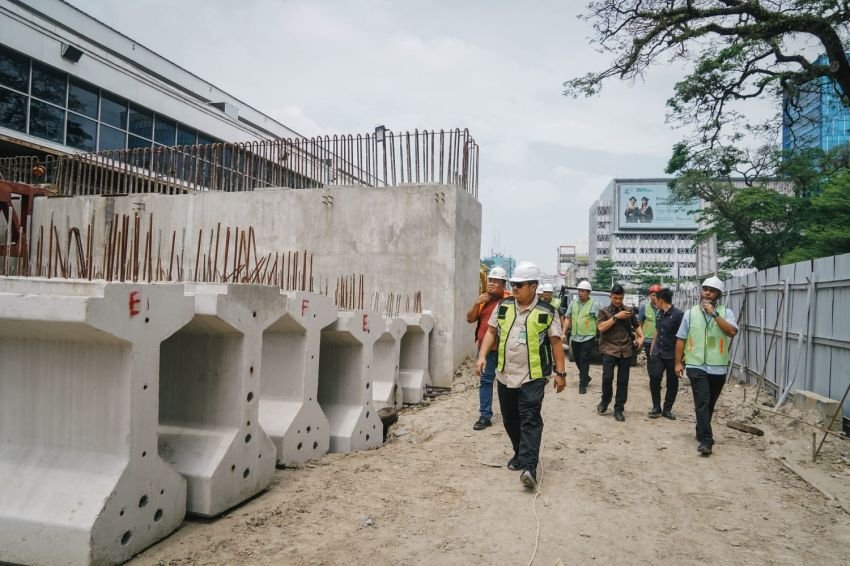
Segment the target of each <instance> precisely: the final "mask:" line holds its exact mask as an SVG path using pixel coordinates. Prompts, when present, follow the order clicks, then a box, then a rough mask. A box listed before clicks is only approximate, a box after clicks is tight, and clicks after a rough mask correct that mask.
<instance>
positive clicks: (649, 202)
mask: <svg viewBox="0 0 850 566" xmlns="http://www.w3.org/2000/svg"><path fill="white" fill-rule="evenodd" d="M617 196H618V200H619V203H618V211H619V229H620V230H696V229H697V228H698V226H697V222H696V220H695V219H694V217H693V215H691V214H690V213H689V211H691V210H694V209H697V208H699V205H698V203H697V202H696V201H694V202H693V203H692V204H687V205H684V206H682V205H679V204H673V203H671V202H670V189H669V188H668V187H667V183H664V182H660V183H644V184H638V183H634V184H632V183H623V184H621V185H619V187H618V195H617Z"/></svg>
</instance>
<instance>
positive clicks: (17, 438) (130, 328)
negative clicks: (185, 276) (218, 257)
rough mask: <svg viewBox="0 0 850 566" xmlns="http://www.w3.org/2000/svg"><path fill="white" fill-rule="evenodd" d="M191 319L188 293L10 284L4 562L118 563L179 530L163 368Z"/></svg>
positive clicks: (1, 466) (179, 497) (2, 311)
mask: <svg viewBox="0 0 850 566" xmlns="http://www.w3.org/2000/svg"><path fill="white" fill-rule="evenodd" d="M192 311H193V309H192V301H191V299H189V298H187V297H185V296H184V294H183V287H182V286H181V285H168V284H162V285H159V284H155V285H150V284H129V283H127V284H125V283H106V282H87V281H86V282H82V281H68V280H63V281H61V282H60V281H47V280H40V279H9V278H0V360H2V372H0V478H4V481H2V482H0V562H12V563H23V564H71V565H78V564H79V565H85V564H92V563H97V564H103V563H120V562H124V561H126V560H128V559H129V558H130V557H132V556H133V555H134V554H136V553H138V552H140V551H142V550H144V549H145V548H147V547H148V546H150V545H151V544H153V543H155V542H156V541H158V540H160V539H162V538H163V537H165V536H167V535H168V534H170V533H171V532H172V531H174V530H175V529H176V528H177V527H178V526H179V525H180V523H181V522H182V520H183V516H184V515H185V510H186V483H185V480H184V479H183V478H182V477H181V476H180V475H179V474H178V473H177V472H176V471H175V470H174V469H173V468H172V467H171V466H169V465H168V464H167V463H166V462H164V461H163V460H162V459H161V458H160V457H159V455H158V453H157V413H158V402H159V391H158V390H159V380H158V370H159V358H160V343H161V342H162V341H163V340H164V339H166V338H167V337H168V336H170V335H171V334H173V333H174V332H176V331H177V330H178V329H180V328H181V327H182V326H183V325H185V324H186V323H187V322H188V321H189V320H191V319H192V316H193V312H192Z"/></svg>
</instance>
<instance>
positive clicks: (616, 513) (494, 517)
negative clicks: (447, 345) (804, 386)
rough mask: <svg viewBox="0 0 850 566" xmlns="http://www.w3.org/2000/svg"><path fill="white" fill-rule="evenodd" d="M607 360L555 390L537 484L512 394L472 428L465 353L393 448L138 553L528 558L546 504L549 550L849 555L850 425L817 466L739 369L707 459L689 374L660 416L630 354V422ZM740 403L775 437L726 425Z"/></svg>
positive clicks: (334, 464) (565, 556)
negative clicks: (512, 414) (510, 405)
mask: <svg viewBox="0 0 850 566" xmlns="http://www.w3.org/2000/svg"><path fill="white" fill-rule="evenodd" d="M591 371H592V376H593V381H592V383H591V384H590V388H589V394H587V395H578V394H577V391H578V386H577V379H576V376H575V368H574V366H570V369H569V374H570V376H569V377H568V378H567V384H568V388H567V390H566V391H564V392H563V393H561V394H560V395H555V394H554V391H552V390H551V389H550V390H548V391H547V394H546V399H545V401H544V405H543V416H544V420H545V431H544V440H543V452H542V475H541V473H540V472H539V473H538V475H539V477H541V478H542V483H541V488H540V495H539V497H537V498H535V494H534V492H531V491H529V490H527V489H526V488H524V487H523V486H522V485H521V484H520V481H519V473H518V472H511V471H509V470H507V469H506V468H505V464H506V462H507V461H508V458H509V456H510V453H509V443H508V441H507V437H506V435H505V433H504V430H503V429H502V427H501V421H500V416H499V414H498V407H496V412H497V414H496V416H495V418H494V423H495V424H494V426H493V427H491V428H488V429H485V430H483V431H480V432H479V431H473V430H472V423H473V422H474V421H475V419H476V418H477V408H478V386H477V383H478V381H477V377H476V376H474V375H473V371H472V367H471V365H470V364H465V365H464V366H463V367H462V368H461V369H460V370H459V371H458V374H457V375H456V378H455V386H454V390H453V392H452V393H451V394H449V395H445V396H442V397H439V398H436V399H435V400H434V401H432V402H430V403H428V404H427V405H423V406H419V407H414V408H410V409H406V410H405V411H404V412H403V413H402V414H401V416H400V418H399V422H398V423H397V424H396V425H394V426H393V427H392V429H391V433H390V437H389V439H388V441H387V443H386V444H385V445H384V446H383V447H381V448H379V449H375V450H369V451H366V452H359V453H352V454H331V455H328V456H326V457H324V458H322V459H321V460H318V461H314V462H310V463H309V464H306V465H303V466H301V467H299V468H297V469H283V470H278V472H277V474H276V478H275V481H274V484H273V485H272V486H271V487H270V488H269V489H268V490H267V491H266V492H265V493H263V494H261V495H260V496H258V497H256V498H254V499H253V500H251V501H249V502H247V503H245V504H243V505H241V506H240V507H237V508H235V509H233V510H231V511H230V512H229V513H227V514H225V515H224V516H221V517H220V518H218V519H216V520H212V521H200V520H194V519H189V520H187V521H186V522H184V524H183V526H182V528H181V529H180V530H179V531H177V532H176V533H174V534H173V535H171V536H170V537H169V538H167V539H166V540H164V541H162V542H161V543H160V544H158V545H156V546H154V547H152V548H150V549H148V550H147V551H146V552H144V553H143V554H141V555H139V556H137V557H136V558H135V559H134V560H133V561H132V562H131V564H144V565H153V564H163V565H165V564H167V565H184V564H198V565H201V564H378V565H381V564H441V565H442V564H464V565H467V564H528V563H529V560H530V559H531V558H532V554H533V553H534V552H535V548H536V545H535V541H536V540H537V532H538V521H537V520H536V519H535V512H536V514H537V516H538V517H539V529H540V531H539V546H538V547H537V552H536V556H535V560H534V563H535V564H552V565H554V564H561V563H562V564H591V563H597V564H611V563H621V564H630V565H631V564H651V563H665V564H677V565H678V564H702V563H713V564H803V563H808V564H818V565H821V564H847V563H848V557H850V441H848V440H846V439H842V438H837V437H830V438H829V439H827V441H826V443H825V445H824V448H823V451H822V452H821V454H820V457H819V459H818V463H817V464H811V432H812V429H811V428H809V427H807V426H806V425H804V424H802V423H799V422H797V421H794V420H791V419H785V418H781V417H776V416H772V415H769V414H768V413H766V412H765V411H760V412H759V414H758V415H755V416H754V415H753V407H752V406H749V405H743V404H742V401H743V398H744V388H743V387H741V386H736V385H727V388H726V390H725V391H724V393H723V395H722V397H721V399H720V403H719V405H718V411H717V413H715V419H714V430H715V438H716V444H715V447H714V454H713V455H712V456H711V457H709V458H705V457H701V456H699V455H698V454H697V452H696V442H695V440H694V419H693V412H692V411H693V403H692V398H691V394H690V390H689V388H688V387H682V388H681V389H680V393H679V399H678V401H677V403H676V407H675V408H674V411H675V412H676V413H677V414H678V416H679V418H678V420H676V421H669V420H667V419H657V420H651V419H649V418H647V417H646V411H647V409H648V408H649V406H650V401H649V392H648V386H647V383H648V381H647V377H646V372H645V371H644V369H643V367H636V368H632V377H631V386H630V390H629V402H628V404H627V405H626V411H625V415H626V422H625V423H618V422H616V421H615V420H614V419H613V417H612V414H611V411H610V410H609V412H608V413H607V414H606V415H597V414H596V413H595V411H594V407H595V406H596V404H597V403H598V402H599V394H600V382H601V379H600V367H599V366H598V365H594V366H592V370H591ZM747 396H748V398H749V400H750V401H752V399H753V396H754V390H753V389H752V388H750V389H749V390H748V391H747ZM762 398H763V396H762ZM759 402H761V400H760V401H759ZM496 406H498V403H496ZM729 416H734V417H737V418H746V420H748V421H749V422H751V423H752V424H754V425H756V426H758V427H760V428H762V429H763V430H764V431H765V435H764V436H762V437H757V436H752V435H750V434H747V433H743V432H738V431H736V430H733V429H731V428H728V427H726V426H724V423H725V422H726V420H727V417H729ZM797 416H802V417H806V415H797ZM783 458H784V459H783ZM783 462H784V463H783ZM789 467H790V468H789ZM792 469H793V470H794V471H791V470H792ZM801 476H802V477H805V478H806V479H807V481H803V480H802V479H801ZM813 485H814V486H816V487H817V489H816V488H815V487H812V486H813ZM819 490H820V491H819Z"/></svg>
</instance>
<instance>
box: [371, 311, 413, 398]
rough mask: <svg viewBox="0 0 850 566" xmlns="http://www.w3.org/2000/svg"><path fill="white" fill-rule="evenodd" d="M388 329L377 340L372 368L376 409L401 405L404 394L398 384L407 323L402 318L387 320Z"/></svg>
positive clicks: (373, 395) (373, 396)
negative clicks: (402, 342)
mask: <svg viewBox="0 0 850 566" xmlns="http://www.w3.org/2000/svg"><path fill="white" fill-rule="evenodd" d="M385 323H386V329H385V330H384V332H383V333H382V334H381V337H380V338H378V340H377V341H376V342H375V348H374V363H373V364H372V370H373V375H374V379H373V380H372V402H373V403H374V406H375V410H376V411H377V410H380V409H383V408H385V407H395V408H398V407H401V406H402V403H403V395H402V391H401V387H399V384H398V369H399V358H400V354H401V340H402V337H403V336H404V333H405V332H406V331H407V323H406V322H405V321H404V320H403V319H401V318H390V319H388V320H386V321H385Z"/></svg>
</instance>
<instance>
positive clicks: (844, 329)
mask: <svg viewBox="0 0 850 566" xmlns="http://www.w3.org/2000/svg"><path fill="white" fill-rule="evenodd" d="M690 295H693V293H691V294H690ZM696 300H697V298H696V297H695V296H686V295H685V294H684V293H683V294H681V295H678V296H677V300H676V305H677V306H679V307H680V308H687V307H688V306H689V305H693V304H695V303H696ZM723 302H724V303H725V304H726V306H727V307H729V308H732V309H733V310H734V311H735V314H736V315H737V317H738V322H739V326H740V331H739V333H738V336H737V337H736V338H735V340H734V341H733V343H732V351H731V355H732V359H731V368H730V375H732V376H735V377H738V378H739V379H741V380H742V381H746V382H750V383H752V382H755V381H756V380H758V379H759V377H760V376H763V377H764V380H765V386H766V388H767V391H768V392H769V393H772V394H773V395H774V397H775V398H777V399H779V398H781V397H783V396H784V395H787V394H788V393H789V392H793V391H795V390H797V389H805V390H808V391H813V392H815V393H818V394H820V395H823V396H825V397H830V398H832V399H838V400H840V399H841V397H842V396H843V395H844V391H845V389H846V388H847V385H848V383H850V254H844V255H840V256H832V257H825V258H820V259H816V260H813V261H803V262H799V263H794V264H789V265H783V266H781V267H774V268H772V269H768V270H765V271H759V272H757V273H751V274H749V275H746V276H743V277H735V278H733V279H730V280H728V281H726V296H725V297H724V299H723ZM844 416H845V417H848V418H850V406H848V405H847V404H845V406H844Z"/></svg>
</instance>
